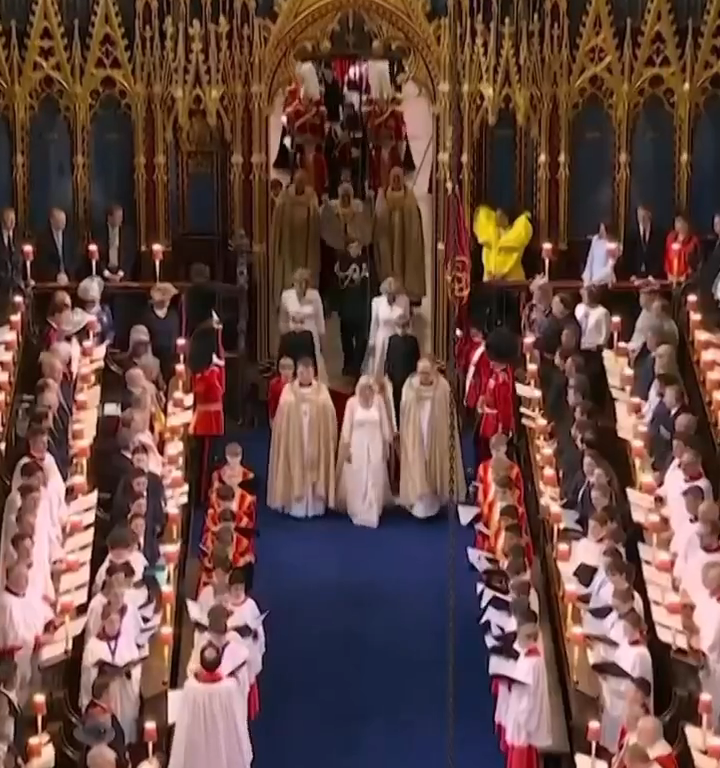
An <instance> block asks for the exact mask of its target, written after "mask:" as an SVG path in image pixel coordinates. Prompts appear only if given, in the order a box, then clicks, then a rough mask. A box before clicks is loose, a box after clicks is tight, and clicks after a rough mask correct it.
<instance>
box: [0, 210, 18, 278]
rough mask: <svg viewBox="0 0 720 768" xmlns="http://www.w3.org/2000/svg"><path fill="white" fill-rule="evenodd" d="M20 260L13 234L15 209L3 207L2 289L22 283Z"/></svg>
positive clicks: (0, 234) (0, 217) (0, 221)
mask: <svg viewBox="0 0 720 768" xmlns="http://www.w3.org/2000/svg"><path fill="white" fill-rule="evenodd" d="M22 277H23V274H22V261H21V258H20V247H19V246H18V243H17V241H16V235H15V210H14V209H13V208H10V207H7V208H3V210H2V214H0V285H1V286H2V289H3V291H9V290H12V289H13V288H15V287H19V286H20V285H22Z"/></svg>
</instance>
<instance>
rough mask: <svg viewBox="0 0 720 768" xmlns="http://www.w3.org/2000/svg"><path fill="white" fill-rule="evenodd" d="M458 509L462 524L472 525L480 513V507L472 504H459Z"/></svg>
mask: <svg viewBox="0 0 720 768" xmlns="http://www.w3.org/2000/svg"><path fill="white" fill-rule="evenodd" d="M457 511H458V520H460V525H470V523H472V522H473V520H475V518H476V517H477V516H478V515H479V514H480V507H475V506H473V505H472V504H458V505H457Z"/></svg>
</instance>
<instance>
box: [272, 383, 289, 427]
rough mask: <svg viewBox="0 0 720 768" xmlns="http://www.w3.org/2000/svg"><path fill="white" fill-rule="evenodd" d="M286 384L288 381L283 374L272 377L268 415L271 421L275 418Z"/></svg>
mask: <svg viewBox="0 0 720 768" xmlns="http://www.w3.org/2000/svg"><path fill="white" fill-rule="evenodd" d="M286 384H287V381H285V380H284V379H283V378H282V377H281V376H273V378H272V379H270V383H269V384H268V416H269V417H270V421H272V420H273V419H274V418H275V414H276V413H277V409H278V405H280V395H282V393H283V389H285V385H286Z"/></svg>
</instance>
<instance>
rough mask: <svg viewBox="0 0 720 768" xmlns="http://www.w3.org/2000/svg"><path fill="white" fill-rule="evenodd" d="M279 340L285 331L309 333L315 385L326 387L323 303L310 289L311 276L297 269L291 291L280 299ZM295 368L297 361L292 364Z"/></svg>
mask: <svg viewBox="0 0 720 768" xmlns="http://www.w3.org/2000/svg"><path fill="white" fill-rule="evenodd" d="M279 326H280V336H283V335H284V334H286V333H287V332H288V331H302V330H305V331H310V333H311V334H312V337H313V342H314V344H315V364H316V370H315V373H316V374H317V378H318V381H320V382H322V383H323V384H326V383H327V370H326V368H325V360H324V358H323V356H322V340H323V338H324V337H325V315H324V312H323V304H322V299H321V298H320V294H319V293H318V292H317V291H316V290H315V288H311V287H310V272H309V270H307V269H297V270H295V272H294V273H293V284H292V288H288V289H287V290H284V291H283V292H282V296H281V297H280V318H279ZM295 363H296V364H297V360H295Z"/></svg>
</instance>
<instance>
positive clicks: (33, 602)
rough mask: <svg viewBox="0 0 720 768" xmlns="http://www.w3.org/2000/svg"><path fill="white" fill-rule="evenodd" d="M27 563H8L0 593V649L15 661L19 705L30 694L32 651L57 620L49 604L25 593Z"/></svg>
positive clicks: (48, 635) (44, 640) (48, 636)
mask: <svg viewBox="0 0 720 768" xmlns="http://www.w3.org/2000/svg"><path fill="white" fill-rule="evenodd" d="M29 581H30V577H29V573H28V569H27V566H25V565H22V564H18V563H16V564H14V565H12V566H11V567H10V568H9V570H8V572H7V576H6V581H5V589H4V591H3V592H2V594H1V595H0V652H5V653H6V655H12V656H13V658H14V659H15V662H16V663H17V671H18V676H17V696H18V701H19V702H20V704H21V706H22V705H24V704H25V701H26V700H27V698H28V695H29V694H30V686H31V683H32V678H33V673H34V667H35V652H36V649H37V647H38V646H39V645H42V644H44V643H49V642H51V641H52V638H53V635H54V633H55V629H56V628H57V621H56V618H55V614H54V612H53V610H52V608H51V607H50V606H49V605H48V604H47V603H46V602H45V601H44V600H42V599H41V598H38V597H36V596H33V595H32V594H29V593H28V585H29Z"/></svg>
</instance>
